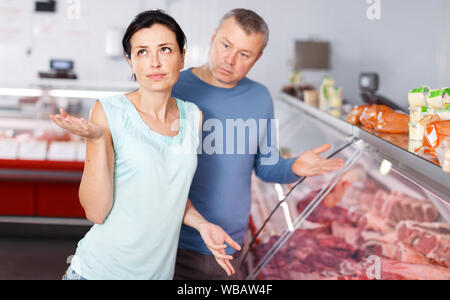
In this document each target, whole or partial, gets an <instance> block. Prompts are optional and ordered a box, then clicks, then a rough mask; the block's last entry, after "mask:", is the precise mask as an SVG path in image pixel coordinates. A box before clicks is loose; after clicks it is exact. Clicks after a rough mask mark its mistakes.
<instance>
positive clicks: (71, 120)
mask: <svg viewBox="0 0 450 300" xmlns="http://www.w3.org/2000/svg"><path fill="white" fill-rule="evenodd" d="M49 118H50V119H51V120H52V121H53V122H55V124H56V125H58V126H59V127H61V128H63V129H66V130H67V131H69V132H70V133H72V134H75V135H78V136H81V137H85V138H87V139H98V138H100V137H102V136H103V129H102V128H101V127H100V126H98V125H95V124H94V123H92V122H89V121H86V120H85V119H83V118H75V117H73V116H71V115H69V114H67V112H66V111H65V110H64V109H62V108H61V109H60V114H56V115H50V116H49Z"/></svg>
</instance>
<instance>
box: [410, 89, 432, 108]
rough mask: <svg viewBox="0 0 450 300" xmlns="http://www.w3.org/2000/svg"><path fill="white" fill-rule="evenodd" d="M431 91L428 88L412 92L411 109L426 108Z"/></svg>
mask: <svg viewBox="0 0 450 300" xmlns="http://www.w3.org/2000/svg"><path fill="white" fill-rule="evenodd" d="M429 91H430V89H429V87H427V86H423V87H420V88H418V89H414V90H411V91H410V92H409V94H408V101H409V106H410V107H426V106H427V97H428V93H429Z"/></svg>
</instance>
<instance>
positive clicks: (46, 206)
mask: <svg viewBox="0 0 450 300" xmlns="http://www.w3.org/2000/svg"><path fill="white" fill-rule="evenodd" d="M130 89H131V88H128V89H120V90H119V89H111V90H110V91H105V89H101V90H99V89H87V88H79V87H78V88H77V87H61V86H60V87H58V86H56V85H53V86H48V85H47V86H40V87H33V88H0V222H2V221H4V222H8V223H11V222H18V223H21V222H26V223H30V222H38V223H39V222H45V223H46V224H47V223H50V224H54V223H56V224H66V223H67V224H73V221H74V219H80V220H81V219H85V214H84V210H83V209H82V207H81V205H80V203H79V199H78V189H79V185H80V180H81V176H82V172H83V168H84V159H85V141H84V140H83V139H81V138H79V137H77V136H75V135H71V134H69V133H67V132H66V131H64V130H63V129H61V128H59V127H58V126H56V125H55V124H54V123H53V122H52V121H51V120H50V119H49V118H48V116H49V115H50V114H55V113H58V112H59V111H58V108H60V107H62V108H64V109H65V110H66V111H67V112H68V113H69V114H71V115H74V116H78V117H84V118H85V119H88V118H89V110H90V108H91V107H92V105H93V104H94V103H95V100H96V99H98V98H101V97H108V96H110V95H113V94H116V93H121V92H124V91H125V90H130ZM84 221H85V222H84V223H83V222H78V223H80V224H90V222H88V221H87V220H84Z"/></svg>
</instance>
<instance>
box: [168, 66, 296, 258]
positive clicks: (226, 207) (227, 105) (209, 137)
mask: <svg viewBox="0 0 450 300" xmlns="http://www.w3.org/2000/svg"><path fill="white" fill-rule="evenodd" d="M172 95H173V96H174V97H176V98H179V99H182V100H185V101H191V102H193V103H195V104H196V105H197V106H198V107H199V108H200V109H201V110H202V111H203V118H204V122H203V130H202V144H203V149H200V150H199V151H201V152H199V155H198V167H197V171H196V173H195V176H194V179H193V182H192V185H191V189H190V192H189V199H190V200H191V202H192V204H193V205H194V207H195V209H197V211H198V212H199V213H200V214H201V215H202V216H203V217H204V218H205V219H206V220H208V221H209V222H211V223H214V224H216V225H218V226H220V227H222V228H223V229H224V230H225V231H226V232H227V233H228V234H229V235H230V236H231V238H232V239H233V240H235V241H236V242H237V243H239V244H240V245H242V244H243V242H244V234H245V231H246V229H247V226H248V221H249V214H250V202H251V201H250V184H251V175H252V171H253V170H255V173H256V175H257V176H258V177H259V178H261V179H262V180H264V181H266V182H277V183H292V182H295V181H297V180H298V179H299V177H297V176H296V175H295V174H294V173H293V172H292V170H291V167H292V163H293V162H294V160H295V159H289V160H286V159H283V158H282V157H280V154H279V152H278V149H275V150H276V151H272V152H270V151H268V150H269V148H267V147H263V146H264V145H268V146H275V147H277V145H276V143H275V139H274V138H273V133H272V130H273V131H275V130H274V129H272V130H271V126H266V127H267V128H265V127H264V126H260V124H264V122H261V120H273V119H274V112H273V102H272V97H271V96H270V93H269V91H268V90H267V88H266V87H265V86H263V85H261V84H259V83H257V82H254V81H252V80H250V79H248V78H244V79H242V80H241V81H240V82H239V83H238V85H237V86H235V87H234V88H231V89H224V88H218V87H215V86H212V85H209V84H207V83H205V82H204V81H202V80H200V79H199V78H198V77H196V76H195V75H194V74H193V73H192V70H186V71H183V72H181V75H180V79H179V81H178V82H177V84H176V85H175V86H174V88H173V92H172ZM227 122H228V123H227ZM239 122H240V123H239ZM269 122H270V121H269ZM232 124H234V125H236V124H241V125H242V124H245V125H248V126H247V129H246V130H245V134H241V135H239V133H238V132H237V131H239V129H236V128H238V127H232V126H231V125H232ZM254 124H256V125H257V130H258V133H257V138H254V137H255V134H253V135H252V133H251V132H250V131H251V130H250V128H253V126H252V125H254ZM265 124H267V122H266V123H265ZM227 129H228V131H227ZM242 136H244V139H245V151H243V146H244V145H242V143H239V141H241V140H242ZM252 136H253V137H252ZM230 137H231V138H230ZM272 140H273V145H272ZM272 149H273V148H272ZM275 156H276V157H275ZM274 157H275V159H274ZM273 162H276V163H275V164H274V163H273ZM179 247H180V248H182V249H186V250H191V251H195V252H198V253H201V254H210V255H211V252H210V251H209V250H208V248H207V247H206V245H205V244H204V242H203V240H202V238H201V236H200V234H199V233H198V231H197V230H195V229H193V228H192V227H189V226H185V225H183V226H182V228H181V234H180V242H179ZM226 252H227V254H232V253H234V252H235V250H234V249H232V248H231V247H228V248H227V251H226Z"/></svg>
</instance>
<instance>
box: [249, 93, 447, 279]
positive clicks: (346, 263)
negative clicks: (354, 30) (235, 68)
mask: <svg viewBox="0 0 450 300" xmlns="http://www.w3.org/2000/svg"><path fill="white" fill-rule="evenodd" d="M275 108H276V116H277V118H278V119H279V120H280V147H282V148H288V149H289V150H290V151H289V152H291V153H293V154H300V153H302V152H304V151H306V150H310V149H312V148H314V147H317V146H320V145H321V144H323V143H330V144H331V145H332V149H331V150H330V151H329V152H328V153H325V156H328V157H340V158H344V159H345V160H346V165H345V167H343V168H342V169H341V170H339V171H337V172H334V173H332V174H327V175H325V176H317V177H311V178H310V177H308V178H302V179H301V180H300V181H299V182H297V183H295V184H291V185H278V184H270V183H264V182H262V181H260V180H259V179H258V178H256V177H254V178H253V181H252V210H251V217H250V226H249V228H250V229H249V232H248V235H247V241H248V242H247V246H246V248H245V249H244V259H243V263H242V264H241V271H242V272H243V273H244V274H246V278H247V279H272V280H273V279H275V280H277V279H450V225H449V224H450V174H447V173H444V172H443V171H442V170H441V168H440V167H439V166H438V165H436V164H435V162H433V161H429V160H426V159H424V158H422V157H419V156H416V155H415V154H413V153H410V152H408V149H407V147H406V149H405V148H404V147H401V146H397V145H396V144H395V142H396V140H398V139H399V138H398V137H396V138H395V139H394V140H386V139H385V138H383V137H380V136H377V135H375V134H373V133H371V132H368V131H365V130H364V129H361V128H358V127H355V126H352V125H350V124H348V123H346V122H345V121H344V120H342V119H339V118H335V117H333V116H331V115H328V114H327V113H325V112H322V111H319V110H317V109H316V108H313V107H310V106H308V105H306V104H304V103H302V102H300V101H299V100H298V99H295V98H293V97H291V96H288V95H285V94H283V95H282V96H281V97H280V99H279V101H276V104H275ZM393 141H394V142H393Z"/></svg>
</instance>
